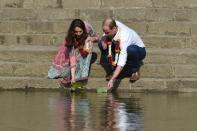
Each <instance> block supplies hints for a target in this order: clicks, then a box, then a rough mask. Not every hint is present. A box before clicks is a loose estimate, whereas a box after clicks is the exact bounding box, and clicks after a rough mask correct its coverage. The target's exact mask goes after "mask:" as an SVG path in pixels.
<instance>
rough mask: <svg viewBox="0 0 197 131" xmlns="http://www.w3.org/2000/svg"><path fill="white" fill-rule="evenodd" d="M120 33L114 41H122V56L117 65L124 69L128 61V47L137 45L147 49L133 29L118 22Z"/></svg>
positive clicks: (120, 55) (118, 32)
mask: <svg viewBox="0 0 197 131" xmlns="http://www.w3.org/2000/svg"><path fill="white" fill-rule="evenodd" d="M116 24H117V26H118V31H117V33H116V35H115V36H114V38H113V40H115V41H117V40H118V39H119V40H120V49H121V51H120V54H119V59H118V63H117V65H119V66H122V67H124V65H125V64H126V61H127V47H128V46H130V45H137V46H139V47H142V48H143V47H145V45H144V43H143V41H142V39H141V38H140V36H139V35H138V34H137V33H136V32H135V31H134V30H132V29H131V28H129V27H127V26H126V25H124V24H123V23H121V22H119V21H116Z"/></svg>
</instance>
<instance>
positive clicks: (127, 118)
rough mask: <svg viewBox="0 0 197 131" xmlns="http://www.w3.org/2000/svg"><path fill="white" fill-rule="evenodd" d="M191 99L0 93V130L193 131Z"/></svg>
mask: <svg viewBox="0 0 197 131" xmlns="http://www.w3.org/2000/svg"><path fill="white" fill-rule="evenodd" d="M196 99H197V94H189V93H185V94H184V93H180V94H178V93H177V94H172V93H171V94H169V93H148V94H147V93H116V94H96V93H77V94H76V93H68V92H51V91H46V92H43V91H42V92H39V91H35V92H24V91H1V92H0V131H103V130H106V131H196V130H197V124H196V122H197V104H196Z"/></svg>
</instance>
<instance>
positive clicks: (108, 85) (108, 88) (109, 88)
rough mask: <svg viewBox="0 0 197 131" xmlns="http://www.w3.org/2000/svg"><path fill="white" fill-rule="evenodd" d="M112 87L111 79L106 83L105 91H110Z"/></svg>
mask: <svg viewBox="0 0 197 131" xmlns="http://www.w3.org/2000/svg"><path fill="white" fill-rule="evenodd" d="M113 86H114V80H112V79H111V80H110V81H108V84H107V90H108V91H111V90H112V88H113Z"/></svg>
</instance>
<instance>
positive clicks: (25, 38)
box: [0, 0, 197, 91]
mask: <svg viewBox="0 0 197 131" xmlns="http://www.w3.org/2000/svg"><path fill="white" fill-rule="evenodd" d="M107 16H110V17H113V18H115V19H118V20H120V21H122V22H124V23H125V24H127V25H128V26H129V27H131V28H133V29H134V30H136V31H137V32H138V33H139V34H140V35H141V36H142V38H143V40H144V43H145V44H146V47H147V51H148V55H147V58H146V60H145V66H144V67H143V68H142V79H141V80H140V81H139V82H137V83H136V84H129V83H128V82H123V85H122V89H140V90H141V89H167V90H181V91H194V90H195V87H197V66H196V64H197V1H196V0H0V81H1V82H0V83H1V84H0V87H1V88H24V87H40V88H57V83H55V82H54V81H49V80H47V79H46V76H47V69H48V67H49V66H50V64H51V60H52V58H53V57H54V54H55V53H56V51H57V47H58V45H59V44H60V43H61V41H62V40H63V39H64V37H65V34H66V32H67V29H68V27H69V24H70V22H71V20H72V19H74V18H83V19H86V20H88V21H89V22H90V23H91V24H92V25H93V27H94V29H95V31H97V32H98V33H99V34H102V32H101V24H102V20H103V19H104V18H105V17H107ZM97 53H98V54H99V52H97ZM90 75H91V78H90V79H94V81H90V83H89V85H88V86H89V87H91V84H92V83H93V84H94V83H95V82H97V83H98V85H99V84H100V83H102V85H104V84H105V83H104V82H99V81H103V79H102V78H103V77H104V75H105V74H104V72H103V70H102V68H100V66H99V65H98V64H94V65H93V66H92V70H91V74H90ZM16 81H18V82H20V83H18V84H15V83H16ZM38 83H39V84H38ZM50 83H53V84H50ZM155 83H157V84H155ZM124 85H125V86H124ZM91 88H92V87H91ZM192 89H194V90H192Z"/></svg>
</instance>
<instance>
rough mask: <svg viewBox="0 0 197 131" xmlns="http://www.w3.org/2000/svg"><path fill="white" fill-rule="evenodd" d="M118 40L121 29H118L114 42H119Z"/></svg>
mask: <svg viewBox="0 0 197 131" xmlns="http://www.w3.org/2000/svg"><path fill="white" fill-rule="evenodd" d="M118 39H120V28H118V31H117V32H116V34H115V36H114V38H113V40H114V41H117V40H118Z"/></svg>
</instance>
